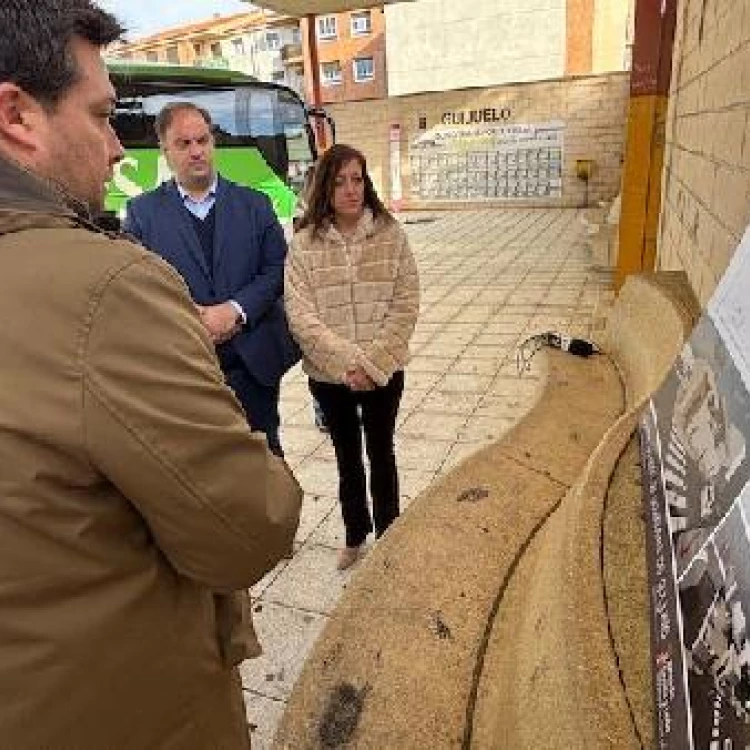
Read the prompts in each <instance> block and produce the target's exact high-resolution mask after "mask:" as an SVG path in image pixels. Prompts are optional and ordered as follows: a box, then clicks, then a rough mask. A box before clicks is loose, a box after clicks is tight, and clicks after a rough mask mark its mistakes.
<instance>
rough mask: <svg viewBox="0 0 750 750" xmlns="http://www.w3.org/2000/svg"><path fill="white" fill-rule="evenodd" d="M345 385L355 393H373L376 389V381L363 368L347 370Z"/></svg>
mask: <svg viewBox="0 0 750 750" xmlns="http://www.w3.org/2000/svg"><path fill="white" fill-rule="evenodd" d="M344 383H345V384H346V385H347V386H349V388H351V389H352V390H353V391H372V390H374V388H375V381H374V380H373V379H372V378H371V377H370V376H369V375H368V374H367V373H366V372H365V371H364V368H362V367H361V366H357V367H352V368H350V369H349V370H347V371H346V375H344Z"/></svg>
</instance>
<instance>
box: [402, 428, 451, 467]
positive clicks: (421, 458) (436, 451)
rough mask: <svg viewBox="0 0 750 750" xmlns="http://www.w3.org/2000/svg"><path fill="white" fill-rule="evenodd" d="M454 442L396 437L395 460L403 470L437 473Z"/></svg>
mask: <svg viewBox="0 0 750 750" xmlns="http://www.w3.org/2000/svg"><path fill="white" fill-rule="evenodd" d="M454 442H455V441H454V440H429V441H427V440H420V439H417V438H410V437H406V436H402V435H396V459H397V461H398V465H399V466H400V467H402V468H404V469H414V470H416V471H421V472H424V473H431V472H435V471H437V470H438V469H439V468H440V467H441V466H442V464H443V461H444V459H445V457H446V456H447V455H448V451H449V450H450V449H451V447H452V446H453V443H454Z"/></svg>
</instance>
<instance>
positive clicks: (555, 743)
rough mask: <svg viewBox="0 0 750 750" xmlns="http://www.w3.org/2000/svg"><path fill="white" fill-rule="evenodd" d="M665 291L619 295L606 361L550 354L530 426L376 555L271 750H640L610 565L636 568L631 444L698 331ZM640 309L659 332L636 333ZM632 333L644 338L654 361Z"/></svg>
mask: <svg viewBox="0 0 750 750" xmlns="http://www.w3.org/2000/svg"><path fill="white" fill-rule="evenodd" d="M675 290H679V284H678V283H677V282H676V281H674V280H673V279H671V278H670V279H668V280H667V283H665V282H664V281H663V280H661V281H657V280H655V279H649V278H642V277H639V278H638V279H635V280H633V281H632V282H629V283H628V284H627V285H626V286H625V288H624V289H623V291H622V293H621V295H620V297H619V298H618V301H617V303H616V305H615V309H614V310H613V313H612V316H611V318H610V322H609V325H608V330H607V335H606V342H605V345H606V346H607V349H608V350H609V351H611V352H613V353H614V355H615V358H608V357H604V356H601V357H594V358H591V359H588V360H582V359H578V358H575V357H572V356H570V355H566V354H564V353H561V352H558V351H549V352H547V353H546V361H547V368H548V375H547V381H546V386H545V388H544V390H543V392H542V395H541V397H540V399H539V401H538V402H537V404H536V405H535V406H534V408H533V409H532V410H531V411H530V413H529V414H528V415H527V416H526V417H524V419H523V420H522V421H521V422H520V423H519V424H518V425H517V426H516V427H515V428H514V429H513V430H511V432H510V433H509V434H508V435H506V436H505V437H504V438H503V439H502V440H501V441H499V442H498V443H496V444H494V445H491V446H489V447H487V448H485V449H484V450H482V451H480V452H478V453H477V454H475V455H473V456H471V457H469V458H468V459H466V460H465V461H464V462H463V463H462V464H461V465H459V466H458V467H456V468H455V469H454V470H453V471H452V472H451V473H449V474H448V475H446V476H445V477H443V478H442V479H441V480H440V481H438V482H437V483H435V484H434V485H432V486H431V487H430V488H428V490H426V491H425V492H424V493H423V494H422V495H421V496H420V498H419V499H418V500H417V501H416V502H415V503H413V504H412V506H411V507H410V508H409V510H408V511H407V512H406V513H405V514H404V516H403V517H402V518H401V519H400V520H399V522H398V523H397V524H395V525H394V526H393V527H392V529H391V530H390V531H389V533H388V534H387V535H386V536H385V537H384V538H383V539H382V540H381V541H380V542H379V543H378V544H377V545H376V546H375V547H374V548H373V550H372V551H371V553H370V554H369V555H368V557H367V558H366V559H365V560H364V561H363V563H362V566H361V569H360V571H359V572H358V573H357V575H355V576H354V577H353V578H352V581H351V584H350V586H349V588H348V589H347V591H346V592H345V593H344V595H343V596H342V598H341V600H340V602H339V605H338V607H337V609H336V611H335V613H334V616H333V617H332V618H331V620H330V621H329V623H328V625H327V626H326V628H325V630H324V632H323V634H322V636H321V637H320V639H319V640H318V642H317V643H316V645H315V647H314V649H313V651H312V653H311V655H310V657H309V658H308V660H307V662H306V664H305V667H304V668H303V671H302V674H301V676H300V678H299V680H298V682H297V684H296V685H295V688H294V690H293V692H292V696H291V698H290V701H289V704H288V706H287V710H286V712H285V715H284V717H283V719H282V722H281V725H280V727H279V730H278V732H277V735H276V741H275V747H277V748H289V749H290V750H291V749H292V748H293V749H294V750H299V749H301V748H320V747H325V748H329V747H330V748H335V747H356V748H373V749H376V748H377V750H386V749H389V748H394V749H401V748H466V749H468V748H471V747H475V748H482V749H484V748H492V747H497V748H508V749H510V748H512V749H513V750H516V749H519V750H520V749H522V748H529V749H530V748H542V747H544V748H561V750H562V748H565V749H566V750H569V749H570V748H579V747H580V748H586V749H587V750H590V749H591V748H600V747H601V748H604V747H612V748H614V747H617V748H630V747H640V746H642V745H643V744H644V742H645V741H646V739H645V738H646V733H647V732H648V731H650V729H649V721H650V719H649V717H648V710H649V706H650V694H649V689H650V688H649V683H648V675H649V670H648V648H647V643H648V641H647V638H648V627H647V619H646V610H645V602H644V600H643V597H644V596H645V578H643V576H641V578H640V579H639V578H638V577H636V578H635V580H634V581H631V580H630V576H629V575H625V576H623V571H622V569H620V570H618V567H619V566H621V565H623V561H627V560H628V559H630V558H631V557H632V558H633V559H635V558H638V559H639V560H641V568H643V563H642V559H643V546H642V539H639V538H638V537H637V533H631V532H632V531H633V528H636V530H637V526H638V524H639V523H640V515H639V510H638V509H639V508H640V490H639V489H637V486H634V485H633V482H632V480H633V476H634V475H633V471H632V470H633V461H634V460H635V461H636V462H637V451H635V450H634V443H633V440H632V435H633V429H634V426H635V424H636V422H637V413H638V408H639V406H640V403H641V402H642V400H643V398H644V397H645V396H646V395H647V394H648V393H649V392H650V391H651V390H653V389H654V388H655V387H656V385H657V384H658V382H659V380H660V379H661V377H662V376H663V374H664V373H665V372H666V369H667V368H668V367H669V364H670V363H671V361H672V360H673V358H674V356H675V355H676V353H677V351H679V347H680V345H681V343H682V340H683V339H684V338H685V336H686V333H687V331H688V330H689V328H690V316H689V315H688V314H686V310H687V309H688V308H689V306H690V303H689V295H685V294H682V295H681V293H680V292H679V291H675ZM683 297H684V300H686V301H685V304H684V305H682V304H681V302H680V300H682V299H683ZM649 315H651V316H654V315H656V316H657V317H655V318H654V317H651V318H650V319H651V320H652V321H653V320H654V319H656V320H659V326H658V330H656V329H655V327H654V326H653V325H651V326H648V327H645V328H644V327H643V326H642V323H643V318H644V316H645V317H648V316H649ZM644 333H647V334H648V335H649V336H650V335H651V334H652V333H654V334H655V335H654V339H655V340H656V345H655V346H656V348H655V349H654V351H653V352H651V355H650V356H646V357H644V356H642V355H641V349H643V348H644V347H645V346H647V345H648V337H646V338H645V340H644V338H643V335H644ZM621 457H623V460H625V457H627V460H625V463H623V460H620V459H621ZM627 461H630V464H628V463H627ZM635 468H637V466H636V467H635ZM613 474H614V475H615V477H619V478H618V479H617V481H616V482H615V483H614V484H613V483H612V481H611V480H612V477H613ZM635 476H636V478H637V475H635ZM614 488H617V492H615V491H614ZM636 489H637V491H636ZM623 497H624V498H625V502H620V503H616V502H612V503H610V502H609V500H610V499H612V498H614V500H618V499H620V500H621V499H622V498H623ZM610 506H611V508H610ZM605 511H606V512H605ZM626 521H627V522H628V523H629V526H628V529H629V533H628V539H622V538H621V537H622V534H619V533H618V524H619V523H624V522H626ZM631 537H632V538H631ZM604 540H609V542H608V544H609V546H610V547H611V549H607V544H605V543H604ZM610 542H611V544H610ZM618 544H619V546H618ZM641 572H642V571H641ZM623 578H626V579H628V580H627V581H626V582H625V583H620V581H621V579H623ZM644 633H645V637H644ZM644 648H645V651H644ZM626 662H627V663H626ZM644 664H645V669H644Z"/></svg>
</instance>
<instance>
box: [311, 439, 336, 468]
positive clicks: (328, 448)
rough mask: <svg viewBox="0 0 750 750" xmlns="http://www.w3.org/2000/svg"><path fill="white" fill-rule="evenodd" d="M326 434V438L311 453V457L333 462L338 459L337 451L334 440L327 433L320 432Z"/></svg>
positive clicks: (316, 459) (314, 459)
mask: <svg viewBox="0 0 750 750" xmlns="http://www.w3.org/2000/svg"><path fill="white" fill-rule="evenodd" d="M320 434H321V435H324V436H325V440H323V442H322V443H321V444H320V445H319V446H318V447H317V448H316V449H315V451H314V452H313V453H312V454H310V458H311V460H313V461H328V462H332V461H335V460H336V453H335V452H334V450H333V442H332V441H331V438H330V437H328V435H327V434H326V433H322V432H321V433H320Z"/></svg>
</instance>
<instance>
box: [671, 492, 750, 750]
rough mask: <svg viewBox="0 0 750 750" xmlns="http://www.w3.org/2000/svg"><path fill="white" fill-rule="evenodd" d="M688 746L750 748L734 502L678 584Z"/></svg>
mask: <svg viewBox="0 0 750 750" xmlns="http://www.w3.org/2000/svg"><path fill="white" fill-rule="evenodd" d="M679 600H680V610H681V615H682V623H683V643H684V648H685V654H686V658H685V663H686V664H687V668H688V689H689V701H690V706H691V715H692V717H693V722H692V734H693V737H692V739H693V747H694V748H696V750H698V749H703V748H705V750H711V749H712V748H715V747H716V748H725V747H734V748H740V747H741V748H744V747H747V743H748V742H749V741H750V646H749V644H748V632H747V625H748V619H747V618H748V613H750V539H749V538H748V527H747V517H746V515H745V511H744V508H743V507H742V506H741V504H740V502H737V503H736V504H735V505H734V507H733V508H732V510H731V511H730V512H729V514H728V515H727V516H726V517H725V519H724V520H723V522H722V523H721V525H720V526H719V527H718V528H717V530H716V532H715V534H714V535H713V537H712V538H711V540H710V541H709V543H708V544H706V545H705V547H704V548H703V549H702V550H701V552H700V553H699V554H698V555H697V556H696V557H695V558H694V559H693V560H692V561H691V563H690V565H689V566H688V568H687V569H686V570H685V572H684V574H683V576H682V578H681V579H680V582H679Z"/></svg>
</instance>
